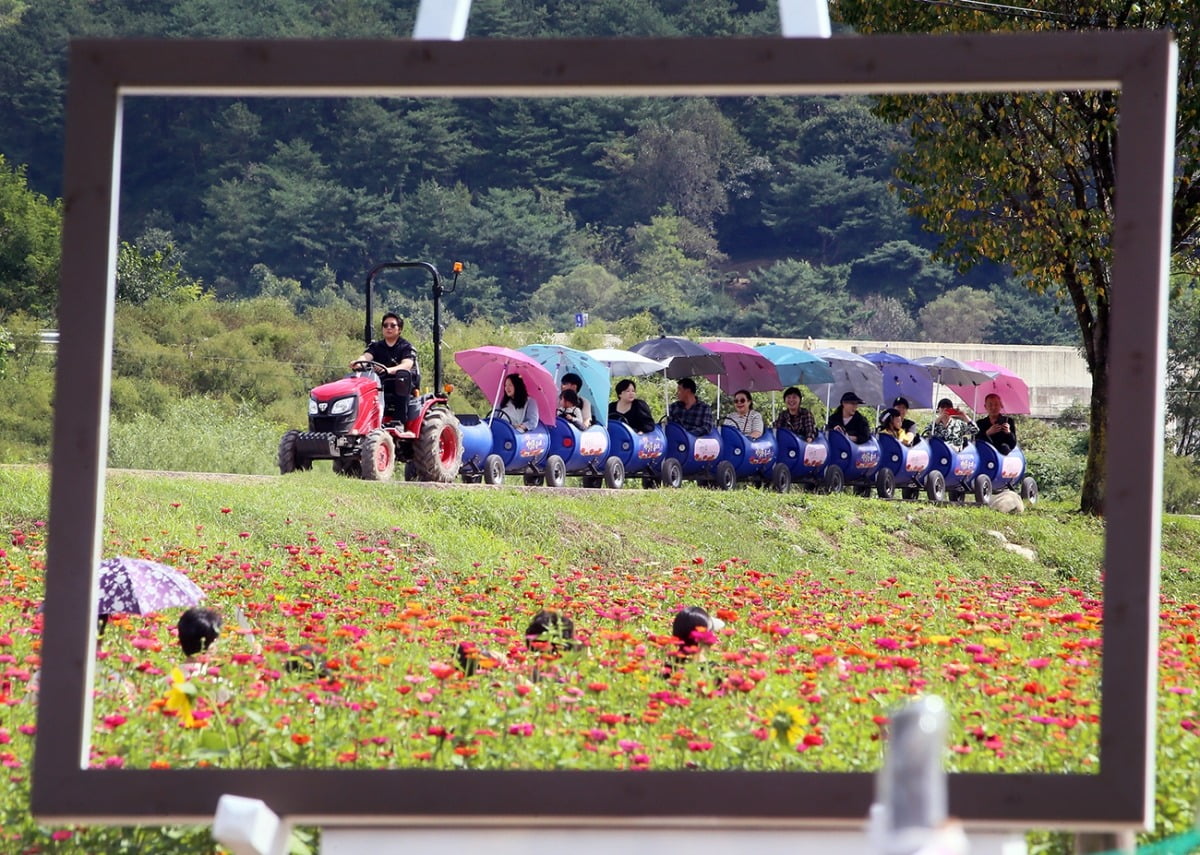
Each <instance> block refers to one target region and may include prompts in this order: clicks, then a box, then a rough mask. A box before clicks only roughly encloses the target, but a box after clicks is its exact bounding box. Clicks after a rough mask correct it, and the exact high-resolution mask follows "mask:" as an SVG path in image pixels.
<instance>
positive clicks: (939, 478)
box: [925, 469, 946, 502]
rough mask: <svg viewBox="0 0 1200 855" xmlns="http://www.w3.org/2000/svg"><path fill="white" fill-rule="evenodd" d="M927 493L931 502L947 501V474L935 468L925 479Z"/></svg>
mask: <svg viewBox="0 0 1200 855" xmlns="http://www.w3.org/2000/svg"><path fill="white" fill-rule="evenodd" d="M925 495H927V496H929V501H931V502H944V501H946V476H945V475H943V474H942V473H941V472H939V471H938V470H936V469H934V470H933V471H932V472H930V473H929V477H928V478H926V479H925Z"/></svg>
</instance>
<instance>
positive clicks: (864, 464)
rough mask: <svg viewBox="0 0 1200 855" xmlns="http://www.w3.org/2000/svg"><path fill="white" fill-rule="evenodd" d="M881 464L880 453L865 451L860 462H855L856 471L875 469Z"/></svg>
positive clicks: (859, 459)
mask: <svg viewBox="0 0 1200 855" xmlns="http://www.w3.org/2000/svg"><path fill="white" fill-rule="evenodd" d="M878 463H879V452H878V451H864V452H863V453H862V456H860V457H859V458H858V460H856V461H854V468H855V469H873V468H875V466H876V465H878Z"/></svg>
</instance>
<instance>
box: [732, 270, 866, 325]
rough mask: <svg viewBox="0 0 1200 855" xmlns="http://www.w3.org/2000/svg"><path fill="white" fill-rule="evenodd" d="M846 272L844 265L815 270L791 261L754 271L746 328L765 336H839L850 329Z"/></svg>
mask: <svg viewBox="0 0 1200 855" xmlns="http://www.w3.org/2000/svg"><path fill="white" fill-rule="evenodd" d="M848 273H849V271H848V269H847V268H846V267H844V266H841V267H816V266H814V265H812V264H809V263H808V262H806V261H796V260H791V259H789V260H786V261H781V262H779V263H778V264H775V265H773V266H771V267H769V268H766V269H765V270H756V271H754V272H753V273H751V274H750V280H751V293H752V294H753V297H754V302H753V303H752V304H751V307H750V309H749V310H748V312H747V318H748V319H749V320H751V322H750V323H749V324H748V327H749V328H751V329H754V330H756V331H758V332H760V333H761V334H762V335H765V336H791V337H795V336H805V335H808V336H813V337H814V338H838V337H841V336H842V335H844V334H845V333H846V332H847V331H848V329H849V317H850V295H849V294H848V293H847V291H846V277H847V275H848ZM750 334H753V333H750Z"/></svg>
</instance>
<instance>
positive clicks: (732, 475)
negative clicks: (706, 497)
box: [715, 460, 737, 490]
mask: <svg viewBox="0 0 1200 855" xmlns="http://www.w3.org/2000/svg"><path fill="white" fill-rule="evenodd" d="M735 484H737V471H736V470H735V469H734V468H733V464H732V463H730V462H729V461H728V460H722V461H721V462H720V463H718V464H717V482H716V485H715V486H716V488H717V489H718V490H732V489H733V488H734V485H735Z"/></svg>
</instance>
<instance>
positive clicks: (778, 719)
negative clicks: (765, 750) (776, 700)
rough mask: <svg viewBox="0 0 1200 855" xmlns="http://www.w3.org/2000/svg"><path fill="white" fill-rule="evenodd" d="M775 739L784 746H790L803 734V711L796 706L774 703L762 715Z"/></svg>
mask: <svg viewBox="0 0 1200 855" xmlns="http://www.w3.org/2000/svg"><path fill="white" fill-rule="evenodd" d="M763 720H764V721H765V722H766V723H767V726H768V727H769V728H771V734H772V735H773V736H774V737H775V741H776V742H778V743H779V744H780V745H782V746H783V747H784V748H792V747H794V746H795V745H796V743H797V742H799V741H800V740H801V738H802V737H803V736H804V712H803V711H802V710H801V709H800V707H798V706H788V705H787V704H782V703H780V704H776V705H775V706H773V707H771V708H770V709H769V710H767V712H766V714H765V715H764V716H763Z"/></svg>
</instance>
